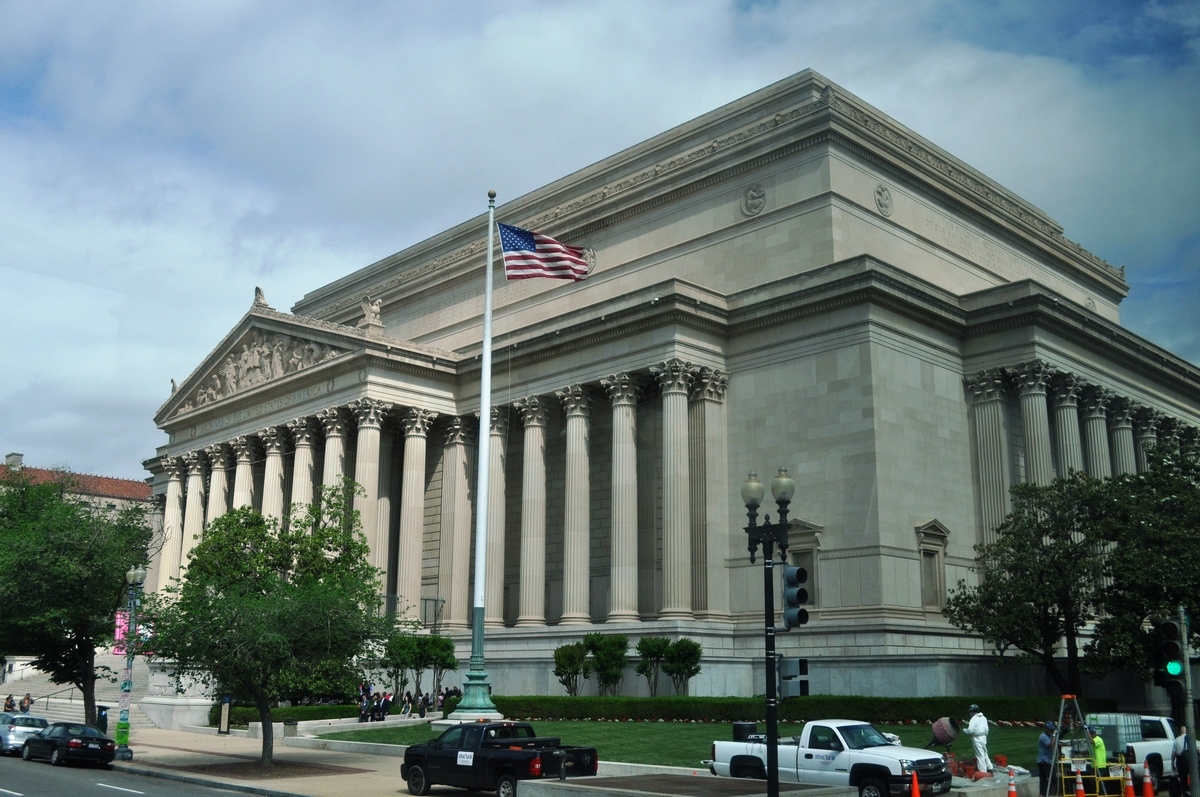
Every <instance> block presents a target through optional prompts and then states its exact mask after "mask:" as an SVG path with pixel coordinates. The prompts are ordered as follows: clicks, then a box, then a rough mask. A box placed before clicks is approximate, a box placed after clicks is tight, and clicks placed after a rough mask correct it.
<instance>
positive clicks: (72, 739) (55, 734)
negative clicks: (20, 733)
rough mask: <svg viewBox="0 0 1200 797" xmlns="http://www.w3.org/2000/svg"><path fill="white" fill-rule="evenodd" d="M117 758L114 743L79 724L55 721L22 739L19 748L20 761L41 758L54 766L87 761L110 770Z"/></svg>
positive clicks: (97, 731) (94, 730)
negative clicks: (23, 740)
mask: <svg viewBox="0 0 1200 797" xmlns="http://www.w3.org/2000/svg"><path fill="white" fill-rule="evenodd" d="M116 756H117V745H116V742H114V741H113V740H112V739H108V738H106V737H105V736H104V734H103V733H101V732H100V731H99V730H97V729H96V728H93V727H92V726H90V725H84V724H83V723H82V722H56V723H54V724H53V725H51V726H50V727H48V728H42V729H41V730H40V731H38V732H37V733H34V734H30V735H29V736H27V737H25V743H24V744H23V745H22V746H21V758H24V759H25V760H26V761H32V760H33V759H35V758H44V759H46V760H47V761H49V762H50V763H51V764H54V765H55V766H58V765H59V764H65V763H66V762H68V761H86V762H88V763H89V764H98V765H100V766H104V767H111V766H112V761H113V759H114V758H116Z"/></svg>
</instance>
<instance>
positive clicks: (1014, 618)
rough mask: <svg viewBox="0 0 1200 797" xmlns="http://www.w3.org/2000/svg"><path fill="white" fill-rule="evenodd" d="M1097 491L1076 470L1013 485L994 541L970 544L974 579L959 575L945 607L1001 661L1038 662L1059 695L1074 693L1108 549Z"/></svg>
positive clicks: (1101, 488)
mask: <svg viewBox="0 0 1200 797" xmlns="http://www.w3.org/2000/svg"><path fill="white" fill-rule="evenodd" d="M1104 490H1105V485H1104V484H1103V483H1101V482H1098V481H1096V480H1094V479H1091V478H1089V477H1087V476H1085V475H1083V474H1079V473H1073V474H1072V475H1071V476H1070V477H1069V478H1066V479H1056V480H1055V481H1054V482H1053V483H1052V484H1050V485H1049V486H1039V485H1036V484H1019V485H1016V486H1015V487H1013V488H1012V502H1013V508H1012V511H1011V512H1010V513H1009V514H1008V516H1007V517H1006V518H1005V519H1004V522H1003V523H1001V524H1000V526H999V527H998V528H997V529H996V540H995V541H994V542H991V543H988V544H984V545H976V546H975V551H976V560H975V566H974V568H973V569H974V570H975V572H977V573H978V574H979V583H978V584H976V585H975V586H969V585H967V583H966V582H965V581H962V580H960V581H959V582H958V586H957V588H956V589H955V591H954V593H953V594H952V595H951V596H950V598H949V599H948V600H947V602H946V608H945V610H944V614H945V616H946V618H947V619H949V621H950V622H951V623H952V624H953V625H955V626H957V627H958V628H961V629H963V630H965V631H970V632H972V633H976V634H979V635H980V636H982V637H983V638H984V639H985V640H986V641H987V642H989V643H990V644H992V645H993V646H994V647H995V651H996V655H997V656H998V657H999V658H1000V659H1001V660H1002V661H1004V662H1005V663H1010V664H1030V663H1035V664H1039V665H1041V666H1042V667H1043V668H1044V669H1045V671H1046V674H1047V675H1049V676H1050V678H1051V679H1052V680H1053V681H1054V683H1055V686H1056V687H1057V688H1058V690H1059V691H1060V692H1061V693H1062V694H1075V695H1077V694H1080V692H1081V684H1080V669H1081V667H1080V653H1081V649H1082V633H1081V632H1082V631H1083V630H1084V627H1085V626H1086V625H1087V624H1088V623H1090V622H1091V621H1093V620H1094V619H1095V618H1096V615H1097V610H1098V608H1099V603H1100V599H1101V592H1100V590H1101V586H1102V576H1103V573H1104V561H1105V558H1106V555H1107V552H1106V548H1105V546H1104V544H1103V541H1102V540H1101V539H1099V536H1098V528H1097V523H1098V511H1097V510H1098V509H1099V508H1100V507H1101V506H1102V505H1103V499H1102V496H1103V494H1104ZM1060 640H1062V641H1063V647H1064V648H1065V653H1066V669H1065V671H1064V669H1063V665H1062V663H1061V661H1060V660H1059V658H1058V654H1059V652H1060ZM1012 651H1016V654H1015V655H1009V654H1010V653H1011V652H1012Z"/></svg>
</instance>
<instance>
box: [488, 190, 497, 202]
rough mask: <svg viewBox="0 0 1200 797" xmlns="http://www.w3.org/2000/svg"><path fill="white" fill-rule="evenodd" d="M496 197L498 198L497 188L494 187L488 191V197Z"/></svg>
mask: <svg viewBox="0 0 1200 797" xmlns="http://www.w3.org/2000/svg"><path fill="white" fill-rule="evenodd" d="M495 198H496V189H494V188H493V189H491V190H489V191H488V199H495Z"/></svg>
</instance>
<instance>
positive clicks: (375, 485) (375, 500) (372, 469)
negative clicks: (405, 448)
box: [350, 398, 392, 572]
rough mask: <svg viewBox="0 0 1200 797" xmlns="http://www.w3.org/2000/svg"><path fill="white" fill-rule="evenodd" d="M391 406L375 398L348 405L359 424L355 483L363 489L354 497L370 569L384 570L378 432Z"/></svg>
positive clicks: (384, 540) (385, 553)
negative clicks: (380, 518)
mask: <svg viewBox="0 0 1200 797" xmlns="http://www.w3.org/2000/svg"><path fill="white" fill-rule="evenodd" d="M391 408H392V405H391V404H387V403H385V402H382V401H379V400H377V399H371V398H360V399H358V400H357V401H352V402H350V411H351V412H353V413H354V418H355V420H357V421H358V449H357V454H356V456H355V459H354V480H355V481H356V482H358V483H359V485H360V486H361V487H362V488H363V489H362V492H361V493H357V494H355V496H354V508H355V509H357V510H358V517H359V520H361V521H362V529H363V534H364V535H365V536H366V538H367V543H368V545H370V547H371V555H370V563H371V567H377V568H379V569H380V570H383V571H385V572H386V571H387V537H386V536H384V537H383V538H382V539H380V536H379V432H380V429H381V428H382V427H383V416H384V415H385V414H386V413H387V412H388V411H389V410H391Z"/></svg>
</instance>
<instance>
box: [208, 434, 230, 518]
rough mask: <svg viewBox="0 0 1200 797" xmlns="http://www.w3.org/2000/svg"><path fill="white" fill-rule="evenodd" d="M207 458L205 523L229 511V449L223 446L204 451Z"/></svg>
mask: <svg viewBox="0 0 1200 797" xmlns="http://www.w3.org/2000/svg"><path fill="white" fill-rule="evenodd" d="M204 455H205V456H207V457H208V511H207V513H206V515H205V522H206V523H212V522H213V521H214V520H216V519H217V518H219V517H220V516H221V515H224V514H225V513H226V512H228V511H229V466H230V465H231V464H233V463H232V461H231V459H230V453H229V449H228V448H226V447H225V446H224V445H223V444H221V443H217V444H216V445H211V446H208V447H207V448H205V449H204Z"/></svg>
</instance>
